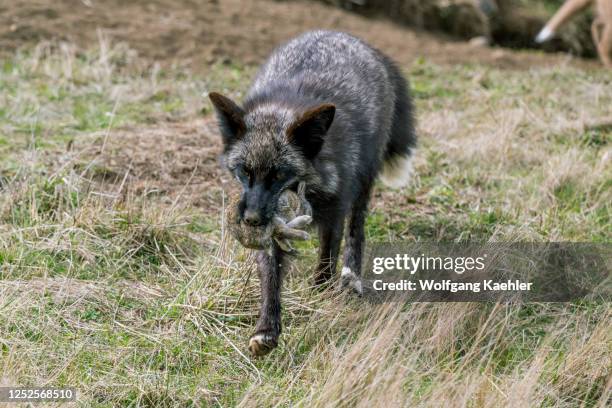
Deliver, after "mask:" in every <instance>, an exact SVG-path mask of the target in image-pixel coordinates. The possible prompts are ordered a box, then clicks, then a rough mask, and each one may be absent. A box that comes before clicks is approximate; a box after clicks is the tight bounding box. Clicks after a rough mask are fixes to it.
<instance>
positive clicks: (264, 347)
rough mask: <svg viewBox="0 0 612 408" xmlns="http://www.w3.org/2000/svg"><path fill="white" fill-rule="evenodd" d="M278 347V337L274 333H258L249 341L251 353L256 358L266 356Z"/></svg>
mask: <svg viewBox="0 0 612 408" xmlns="http://www.w3.org/2000/svg"><path fill="white" fill-rule="evenodd" d="M277 346H278V336H277V335H274V334H272V333H266V332H264V333H257V334H254V335H253V336H251V338H250V339H249V351H250V352H251V354H252V355H253V356H254V357H261V356H265V355H266V354H268V353H269V352H271V351H272V350H273V349H274V348H276V347H277Z"/></svg>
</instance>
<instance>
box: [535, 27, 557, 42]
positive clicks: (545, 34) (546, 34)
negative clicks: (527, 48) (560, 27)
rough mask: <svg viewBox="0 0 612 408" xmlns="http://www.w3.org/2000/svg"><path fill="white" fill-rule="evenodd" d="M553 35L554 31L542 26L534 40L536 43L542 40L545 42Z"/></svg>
mask: <svg viewBox="0 0 612 408" xmlns="http://www.w3.org/2000/svg"><path fill="white" fill-rule="evenodd" d="M554 35H555V33H554V31H552V30H551V29H550V28H548V27H544V28H543V29H542V31H540V32H539V33H538V35H537V36H536V38H535V41H536V42H537V43H538V44H542V43H543V42H546V41H548V40H550V39H551V38H553V36H554Z"/></svg>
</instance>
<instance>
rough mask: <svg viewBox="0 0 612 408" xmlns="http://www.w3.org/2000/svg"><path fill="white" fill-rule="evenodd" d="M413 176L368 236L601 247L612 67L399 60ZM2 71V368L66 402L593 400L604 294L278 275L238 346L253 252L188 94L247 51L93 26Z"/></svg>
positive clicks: (235, 80) (388, 200)
mask: <svg viewBox="0 0 612 408" xmlns="http://www.w3.org/2000/svg"><path fill="white" fill-rule="evenodd" d="M403 69H404V72H405V73H406V75H407V77H409V78H410V80H411V82H412V87H413V92H414V97H415V100H416V106H417V114H418V122H419V135H420V138H421V142H420V148H419V152H418V156H417V163H416V177H415V179H414V182H413V184H412V185H411V187H410V188H407V189H406V190H404V191H401V192H397V191H391V190H388V189H386V188H384V187H383V186H382V185H379V186H377V188H376V191H375V195H374V198H373V203H372V206H373V213H372V215H371V216H370V217H369V220H368V227H367V228H368V229H367V231H368V237H369V239H370V240H371V241H388V240H400V239H402V240H409V241H412V240H434V241H468V240H472V241H474V240H476V241H519V240H529V241H597V242H610V238H611V230H610V225H611V221H610V213H611V206H612V204H611V203H612V188H611V187H612V154H611V149H610V144H609V142H610V136H611V135H612V129H611V127H610V126H609V125H605V124H603V125H602V124H601V123H598V122H597V120H596V119H598V118H605V117H606V116H608V117H609V115H610V114H611V112H610V106H612V92H611V89H612V77H611V76H610V74H609V72H605V71H603V70H601V71H600V70H592V71H581V70H578V69H576V68H572V67H567V66H561V65H558V66H555V67H551V68H533V69H531V70H529V71H506V70H499V69H495V68H490V67H487V66H484V65H478V64H477V63H474V64H470V65H468V64H459V65H454V66H448V65H444V66H443V65H436V64H434V63H432V62H430V61H428V60H418V61H416V62H415V63H413V64H412V65H409V66H404V67H403ZM1 70H2V71H1V74H0V169H1V176H2V177H1V179H0V189H1V190H0V191H1V195H0V367H1V369H0V385H8V384H21V385H55V386H75V387H77V389H78V393H79V401H80V405H81V406H107V407H111V406H119V405H121V406H234V405H242V406H254V407H255V406H256V407H261V406H274V405H276V406H295V405H297V406H304V407H311V406H321V407H323V406H347V407H353V406H366V405H367V406H373V405H374V406H376V405H381V406H385V405H386V406H395V405H396V404H401V405H403V406H475V407H481V406H482V407H496V406H527V405H531V406H555V407H565V406H601V407H603V406H606V403H607V402H609V400H610V398H611V397H612V395H611V388H612V382H611V381H612V380H610V378H611V376H610V367H612V331H611V330H610V321H611V317H612V313H611V310H612V309H611V308H610V305H609V304H607V303H574V304H529V305H523V306H519V305H500V304H472V303H463V304H405V305H401V304H396V303H393V304H387V305H369V304H363V303H362V302H360V301H359V300H358V299H356V298H354V297H352V296H349V295H345V294H338V293H319V292H317V291H314V290H313V289H312V288H311V287H310V285H311V276H312V268H313V266H314V261H315V253H316V243H307V244H304V245H302V246H301V247H300V251H301V256H300V257H299V258H298V259H297V260H296V262H295V264H294V267H293V268H292V271H291V273H290V274H289V276H288V277H287V278H286V281H285V282H286V284H285V286H284V291H283V298H284V300H283V302H284V303H283V304H284V311H283V322H284V333H283V335H282V339H281V344H280V347H279V348H278V349H277V350H276V351H275V352H273V353H272V354H271V355H269V356H267V357H266V358H263V359H251V358H250V357H249V355H248V353H247V349H246V342H247V340H248V337H249V335H250V334H251V330H252V329H253V327H254V323H255V319H256V317H257V302H258V292H259V290H258V282H257V277H256V274H255V273H254V263H253V258H252V256H251V254H250V253H249V252H248V251H246V250H243V249H242V248H240V247H239V246H238V245H237V244H236V243H235V242H233V241H232V240H231V239H229V238H228V237H227V236H226V235H225V231H224V228H223V226H222V211H223V205H224V197H225V196H226V192H227V191H228V189H230V188H232V186H231V180H230V178H229V177H228V176H226V175H224V174H223V173H222V172H221V171H220V170H219V169H218V166H217V163H216V155H217V154H218V153H219V147H220V144H219V140H218V134H217V133H216V129H215V126H214V122H213V119H212V117H211V114H210V105H209V104H208V102H207V101H206V99H205V97H204V93H205V92H207V91H210V90H213V89H214V90H223V91H226V92H228V93H230V94H232V95H234V96H236V97H238V98H239V97H240V96H241V92H242V91H244V90H245V89H246V86H247V85H248V83H249V81H250V79H251V78H252V75H253V73H254V67H251V66H240V65H229V64H226V65H214V66H213V67H211V68H210V69H209V70H208V71H207V72H206V73H205V74H198V75H194V74H191V73H190V72H188V71H183V70H180V71H176V70H163V69H160V68H158V67H156V66H153V68H151V66H149V65H146V64H144V63H143V62H142V61H141V60H139V59H138V57H137V56H135V55H134V54H133V53H132V52H131V51H130V49H129V48H128V47H127V46H123V45H113V44H110V43H109V42H108V41H105V40H102V41H101V43H100V46H99V47H96V48H92V49H87V50H77V49H75V48H74V47H71V46H68V45H65V44H64V45H58V44H43V45H41V46H39V47H37V48H28V49H25V50H24V51H21V52H19V53H16V54H14V56H13V57H10V58H7V59H6V60H4V61H3V63H2V66H1Z"/></svg>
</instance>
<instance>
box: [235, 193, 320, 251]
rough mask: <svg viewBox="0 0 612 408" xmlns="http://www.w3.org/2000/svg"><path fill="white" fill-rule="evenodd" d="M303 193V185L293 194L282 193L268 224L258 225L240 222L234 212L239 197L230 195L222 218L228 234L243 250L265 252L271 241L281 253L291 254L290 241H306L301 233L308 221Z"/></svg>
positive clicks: (309, 209)
mask: <svg viewBox="0 0 612 408" xmlns="http://www.w3.org/2000/svg"><path fill="white" fill-rule="evenodd" d="M305 190H306V185H305V183H300V184H299V185H298V189H297V193H296V192H293V191H291V190H286V191H285V192H283V193H282V194H281V196H280V198H279V201H278V208H277V212H276V215H275V216H274V217H273V218H272V221H271V222H269V223H268V224H267V225H258V226H252V225H247V224H246V223H244V222H241V220H240V215H239V213H238V199H239V197H238V196H233V197H232V198H231V199H230V203H229V206H228V207H227V217H226V220H227V224H228V227H229V230H230V233H231V234H232V236H233V237H234V238H235V239H236V240H237V241H238V242H240V243H241V244H242V246H244V247H245V248H251V249H267V250H269V249H271V247H272V244H273V240H274V241H275V242H276V243H277V244H278V246H280V248H281V249H282V250H283V251H285V252H287V253H290V254H295V253H296V250H295V249H294V248H293V247H292V246H291V241H294V240H299V241H305V240H308V239H310V235H309V234H308V233H307V232H306V231H304V230H303V229H304V228H305V227H306V226H307V225H308V224H310V222H311V221H312V209H311V207H310V204H309V203H308V201H307V200H306V197H305Z"/></svg>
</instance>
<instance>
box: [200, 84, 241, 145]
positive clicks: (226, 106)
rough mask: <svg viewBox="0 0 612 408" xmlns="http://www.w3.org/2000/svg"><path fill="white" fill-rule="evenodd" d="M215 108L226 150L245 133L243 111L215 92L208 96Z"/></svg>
mask: <svg viewBox="0 0 612 408" xmlns="http://www.w3.org/2000/svg"><path fill="white" fill-rule="evenodd" d="M208 97H209V98H210V100H211V102H212V103H213V105H214V107H215V112H216V113H217V119H218V121H219V127H220V129H221V136H222V137H223V144H224V145H225V148H226V149H227V148H228V147H229V146H231V145H232V144H233V143H234V142H235V141H236V140H238V139H239V138H240V137H242V135H244V133H245V132H246V125H245V123H244V111H243V110H242V108H241V107H240V106H238V105H236V103H234V101H232V100H231V99H229V98H227V97H225V96H223V95H221V94H220V93H217V92H211V93H209V94H208Z"/></svg>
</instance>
